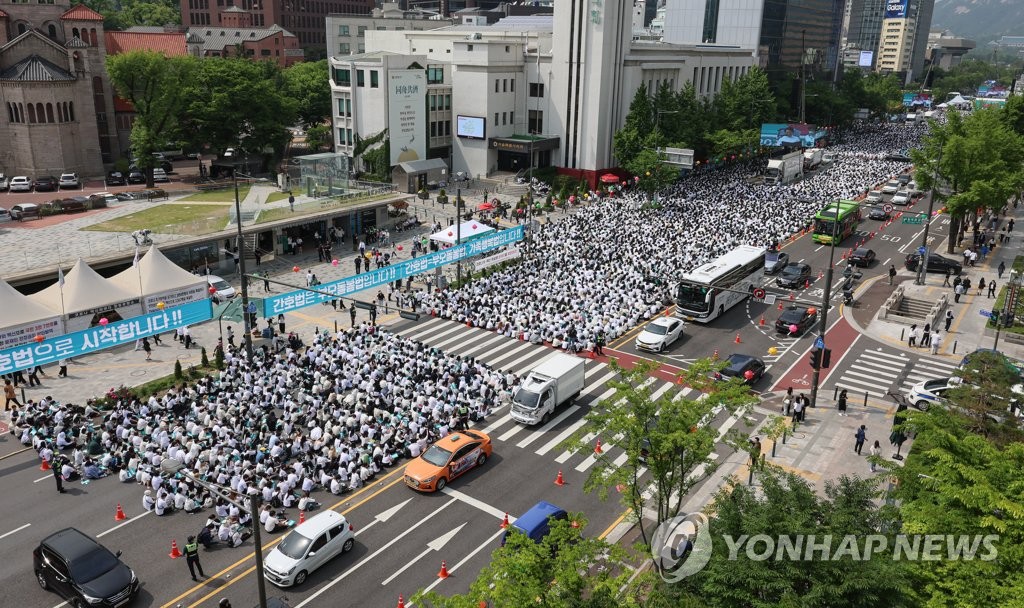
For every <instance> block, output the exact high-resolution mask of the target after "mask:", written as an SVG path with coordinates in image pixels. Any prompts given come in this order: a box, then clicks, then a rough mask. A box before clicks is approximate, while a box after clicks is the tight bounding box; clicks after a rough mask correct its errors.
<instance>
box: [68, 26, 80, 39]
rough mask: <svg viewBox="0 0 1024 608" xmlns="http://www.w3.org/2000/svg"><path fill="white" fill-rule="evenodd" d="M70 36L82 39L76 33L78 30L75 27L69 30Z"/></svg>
mask: <svg viewBox="0 0 1024 608" xmlns="http://www.w3.org/2000/svg"><path fill="white" fill-rule="evenodd" d="M71 35H72V36H74V37H75V38H78V39H79V40H81V39H82V35H81V34H79V33H78V28H77V27H73V28H71Z"/></svg>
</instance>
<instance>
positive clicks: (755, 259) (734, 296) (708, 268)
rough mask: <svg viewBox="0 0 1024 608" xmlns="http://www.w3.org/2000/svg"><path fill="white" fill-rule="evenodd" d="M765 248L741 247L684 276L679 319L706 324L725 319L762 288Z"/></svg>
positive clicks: (678, 299) (679, 292)
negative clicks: (751, 294)
mask: <svg viewBox="0 0 1024 608" xmlns="http://www.w3.org/2000/svg"><path fill="white" fill-rule="evenodd" d="M764 254H765V248H764V247H754V246H752V245H740V246H739V247H737V248H736V249H733V250H732V251H730V252H729V253H726V254H725V255H723V256H722V257H720V258H718V259H717V260H715V261H713V262H708V263H707V264H704V265H703V266H700V267H699V268H696V269H694V270H693V271H692V272H689V273H687V274H685V275H683V277H682V279H681V280H680V281H679V284H678V285H676V316H678V317H683V318H684V319H687V320H689V321H696V322H698V323H707V322H709V321H711V320H713V319H716V318H718V317H720V316H722V314H723V313H725V311H726V310H728V309H730V308H732V307H733V306H735V305H736V304H738V303H740V302H741V301H742V300H743V299H744V298H746V297H747V296H748V295H750V292H751V291H753V290H754V288H755V287H759V286H760V285H761V277H762V276H764Z"/></svg>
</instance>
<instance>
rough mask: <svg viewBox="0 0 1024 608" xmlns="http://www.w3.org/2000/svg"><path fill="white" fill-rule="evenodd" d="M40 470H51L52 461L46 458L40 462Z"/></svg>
mask: <svg viewBox="0 0 1024 608" xmlns="http://www.w3.org/2000/svg"><path fill="white" fill-rule="evenodd" d="M39 470H40V471H49V470H50V462H49V461H48V460H46V459H45V458H44V459H43V462H42V463H40V465H39Z"/></svg>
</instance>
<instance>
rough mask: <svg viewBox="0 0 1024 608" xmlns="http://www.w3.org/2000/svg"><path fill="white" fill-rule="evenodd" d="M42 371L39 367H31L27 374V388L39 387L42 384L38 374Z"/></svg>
mask: <svg viewBox="0 0 1024 608" xmlns="http://www.w3.org/2000/svg"><path fill="white" fill-rule="evenodd" d="M42 369H43V368H41V367H39V366H38V365H37V366H35V367H33V368H32V369H31V370H30V371H29V372H28V386H29V388H32V387H33V386H41V385H42V384H43V383H42V382H40V381H39V372H40V371H41V370H42Z"/></svg>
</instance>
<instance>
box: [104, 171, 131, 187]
mask: <svg viewBox="0 0 1024 608" xmlns="http://www.w3.org/2000/svg"><path fill="white" fill-rule="evenodd" d="M104 182H105V183H106V184H107V186H125V185H127V184H128V182H127V180H126V178H125V174H124V173H121V172H120V171H111V172H109V173H107V179H106V180H104Z"/></svg>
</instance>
